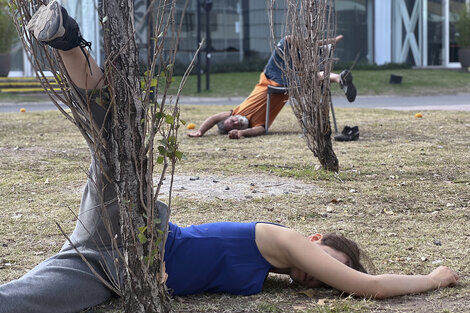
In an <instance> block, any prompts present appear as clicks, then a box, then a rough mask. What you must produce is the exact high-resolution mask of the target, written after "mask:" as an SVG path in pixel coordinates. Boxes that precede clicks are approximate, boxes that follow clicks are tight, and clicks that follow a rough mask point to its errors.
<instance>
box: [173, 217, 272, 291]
mask: <svg viewBox="0 0 470 313" xmlns="http://www.w3.org/2000/svg"><path fill="white" fill-rule="evenodd" d="M255 226H256V223H255V222H254V223H231V222H223V223H211V224H202V225H195V226H194V225H193V226H189V227H179V226H177V225H175V224H172V223H169V232H168V240H167V242H166V245H165V265H166V272H167V274H168V280H167V282H166V284H167V286H168V288H170V289H172V293H173V295H188V294H196V293H203V292H211V293H231V294H237V295H250V294H255V293H259V292H261V289H262V287H263V283H264V280H265V279H266V276H267V275H268V273H269V270H270V269H271V268H272V265H271V264H269V263H268V261H266V259H265V258H264V257H263V256H262V255H261V253H260V252H259V250H258V247H257V246H256V242H255Z"/></svg>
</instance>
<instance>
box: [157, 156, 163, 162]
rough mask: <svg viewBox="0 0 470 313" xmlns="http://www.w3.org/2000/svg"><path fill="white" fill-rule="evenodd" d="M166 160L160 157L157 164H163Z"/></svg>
mask: <svg viewBox="0 0 470 313" xmlns="http://www.w3.org/2000/svg"><path fill="white" fill-rule="evenodd" d="M164 160H165V158H164V157H162V156H159V157H158V158H157V163H158V164H163V161H164Z"/></svg>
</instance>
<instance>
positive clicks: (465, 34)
mask: <svg viewBox="0 0 470 313" xmlns="http://www.w3.org/2000/svg"><path fill="white" fill-rule="evenodd" d="M455 27H456V28H457V32H458V36H457V43H458V44H459V46H460V48H470V6H469V5H466V6H465V7H464V9H463V10H462V12H460V15H459V20H458V21H457V24H456V26H455Z"/></svg>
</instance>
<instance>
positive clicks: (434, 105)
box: [0, 93, 470, 113]
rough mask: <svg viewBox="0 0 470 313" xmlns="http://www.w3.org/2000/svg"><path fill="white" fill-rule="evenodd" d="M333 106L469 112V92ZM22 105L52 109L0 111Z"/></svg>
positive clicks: (213, 101) (198, 101) (340, 101)
mask: <svg viewBox="0 0 470 313" xmlns="http://www.w3.org/2000/svg"><path fill="white" fill-rule="evenodd" d="M243 99H244V98H240V97H235V98H206V97H181V98H180V103H181V104H182V105H231V106H233V107H235V106H237V105H238V104H239V103H241V102H242V101H243ZM333 103H334V105H335V108H376V109H389V110H411V111H424V110H451V111H470V93H468V94H454V95H433V96H361V97H357V99H356V101H355V102H353V103H349V102H348V101H347V100H346V98H345V97H341V96H335V97H333ZM20 108H25V109H26V111H27V112H31V111H46V110H55V109H56V108H55V106H54V105H53V104H52V103H51V102H50V101H44V100H43V101H39V102H23V103H8V102H3V103H2V102H0V113H5V112H18V111H19V110H20Z"/></svg>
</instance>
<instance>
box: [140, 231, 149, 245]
mask: <svg viewBox="0 0 470 313" xmlns="http://www.w3.org/2000/svg"><path fill="white" fill-rule="evenodd" d="M137 238H138V239H139V242H140V243H141V244H144V243H146V242H147V240H148V239H147V237H146V236H145V234H143V233H140V234H138V235H137Z"/></svg>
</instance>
